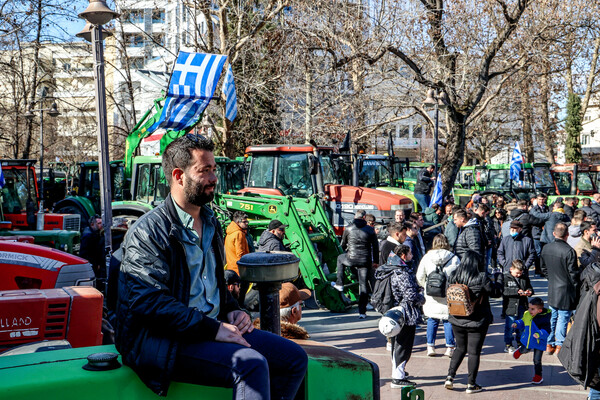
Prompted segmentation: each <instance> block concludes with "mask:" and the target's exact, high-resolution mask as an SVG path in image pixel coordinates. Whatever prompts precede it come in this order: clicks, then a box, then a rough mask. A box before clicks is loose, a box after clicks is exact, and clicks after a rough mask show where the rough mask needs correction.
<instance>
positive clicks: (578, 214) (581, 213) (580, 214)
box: [573, 210, 587, 221]
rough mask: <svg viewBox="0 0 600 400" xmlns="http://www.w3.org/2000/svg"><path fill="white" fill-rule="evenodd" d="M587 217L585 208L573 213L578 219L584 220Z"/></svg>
mask: <svg viewBox="0 0 600 400" xmlns="http://www.w3.org/2000/svg"><path fill="white" fill-rule="evenodd" d="M585 217H587V213H586V212H585V211H584V210H575V212H574V213H573V219H578V220H581V221H583V220H584V219H585Z"/></svg>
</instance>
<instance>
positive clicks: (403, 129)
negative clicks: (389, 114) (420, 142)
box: [398, 125, 410, 139]
mask: <svg viewBox="0 0 600 400" xmlns="http://www.w3.org/2000/svg"><path fill="white" fill-rule="evenodd" d="M409 133H410V128H409V126H408V125H400V126H399V129H398V137H400V138H406V139H408V134H409Z"/></svg>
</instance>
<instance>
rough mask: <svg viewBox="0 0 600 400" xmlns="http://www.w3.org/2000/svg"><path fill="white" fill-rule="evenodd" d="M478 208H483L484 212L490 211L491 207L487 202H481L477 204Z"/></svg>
mask: <svg viewBox="0 0 600 400" xmlns="http://www.w3.org/2000/svg"><path fill="white" fill-rule="evenodd" d="M477 210H483V212H488V211H490V208H489V207H488V205H487V204H483V203H480V204H479V205H478V206H477Z"/></svg>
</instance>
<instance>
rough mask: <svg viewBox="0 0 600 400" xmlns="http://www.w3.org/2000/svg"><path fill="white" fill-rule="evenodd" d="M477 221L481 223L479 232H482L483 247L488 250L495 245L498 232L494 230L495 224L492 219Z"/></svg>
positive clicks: (478, 219)
mask: <svg viewBox="0 0 600 400" xmlns="http://www.w3.org/2000/svg"><path fill="white" fill-rule="evenodd" d="M477 221H478V222H479V230H480V231H481V238H482V239H483V241H482V244H483V247H484V249H485V250H487V249H489V248H491V247H492V246H493V245H494V243H495V239H496V230H495V229H494V223H493V221H492V219H491V218H490V217H484V218H479V217H477Z"/></svg>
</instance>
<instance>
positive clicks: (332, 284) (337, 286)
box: [331, 282, 344, 292]
mask: <svg viewBox="0 0 600 400" xmlns="http://www.w3.org/2000/svg"><path fill="white" fill-rule="evenodd" d="M331 286H333V288H334V289H335V290H337V291H339V292H343V291H344V287H343V286H340V285H338V284H337V283H335V282H331Z"/></svg>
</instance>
